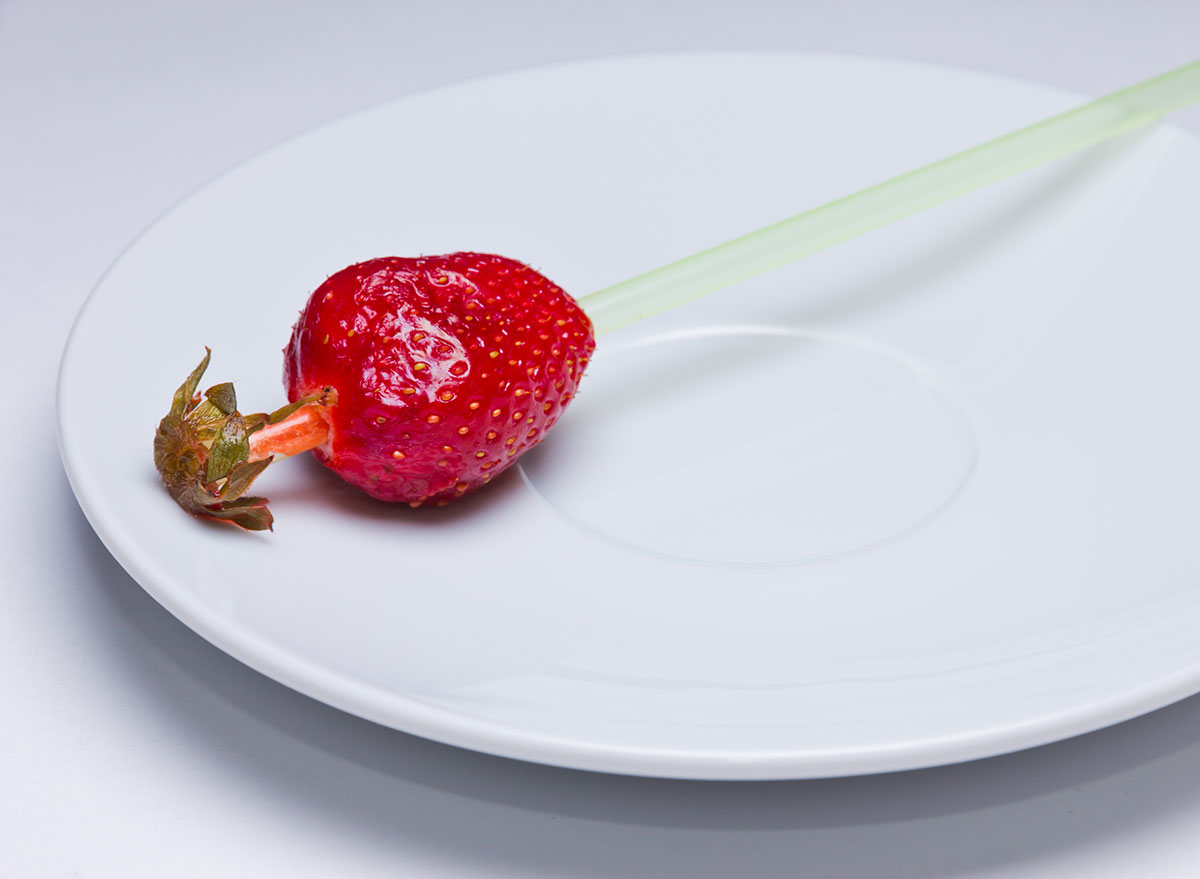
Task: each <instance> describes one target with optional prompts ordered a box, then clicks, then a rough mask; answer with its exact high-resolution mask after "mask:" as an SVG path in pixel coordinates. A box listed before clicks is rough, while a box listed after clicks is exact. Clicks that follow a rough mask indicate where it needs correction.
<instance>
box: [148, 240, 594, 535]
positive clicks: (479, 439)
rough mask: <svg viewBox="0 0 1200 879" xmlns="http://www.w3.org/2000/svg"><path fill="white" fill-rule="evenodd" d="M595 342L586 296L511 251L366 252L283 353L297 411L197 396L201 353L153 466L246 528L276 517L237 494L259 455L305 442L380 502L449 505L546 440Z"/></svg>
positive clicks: (325, 287) (196, 505)
mask: <svg viewBox="0 0 1200 879" xmlns="http://www.w3.org/2000/svg"><path fill="white" fill-rule="evenodd" d="M594 348H595V338H594V335H593V332H592V324H591V321H590V320H589V319H588V317H587V315H586V314H584V312H583V311H582V309H580V307H579V306H578V305H577V304H576V302H575V301H574V300H573V299H572V298H571V297H570V296H569V295H568V294H567V293H565V292H564V291H563V290H562V289H561V288H560V287H558V286H557V285H555V284H554V283H553V282H551V281H550V280H548V279H547V278H545V277H544V276H542V275H540V274H539V273H538V272H536V271H534V270H533V269H531V268H529V267H528V266H526V265H523V264H522V263H519V262H516V261H515V260H511V259H507V258H505V257H502V256H494V255H490V254H480V253H453V254H448V255H446V256H431V257H422V258H402V257H387V258H382V259H375V260H369V261H367V262H364V263H358V264H356V265H352V266H350V267H348V268H346V269H343V270H342V271H340V272H338V273H337V274H335V275H333V276H332V277H330V278H329V279H328V280H327V281H326V282H325V283H324V284H322V285H321V286H320V287H319V288H317V290H316V291H315V292H314V293H313V294H312V296H311V297H310V298H309V300H308V304H307V305H306V306H305V308H304V310H303V311H302V312H301V314H300V319H299V320H298V321H297V323H296V325H295V326H294V327H293V329H292V337H291V341H290V342H289V344H288V347H287V348H286V349H285V351H284V355H285V356H284V383H285V385H286V388H287V393H288V398H289V399H290V400H291V401H292V405H291V406H288V407H285V408H284V409H282V410H280V411H278V412H276V413H272V414H271V415H265V414H258V415H252V416H242V415H240V414H239V413H238V412H237V411H236V400H234V398H233V391H232V387H230V386H229V385H218V386H216V387H215V388H213V389H210V391H209V392H207V394H206V399H204V400H203V401H201V399H200V397H199V396H197V395H195V388H196V386H197V383H198V381H199V377H200V374H202V372H203V366H205V365H206V363H207V358H205V362H204V363H202V364H201V367H199V368H198V369H197V371H195V372H193V374H192V375H191V376H189V379H188V381H187V382H185V383H184V386H183V387H181V388H180V389H179V391H178V392H177V393H176V405H175V406H173V407H172V411H171V413H168V416H167V417H166V418H164V419H163V423H162V424H160V426H159V435H158V437H156V441H155V460H156V464H157V465H158V468H159V472H160V473H161V474H162V475H163V481H164V483H165V484H166V485H167V487H168V490H169V491H171V494H172V496H173V497H175V498H176V500H177V501H178V502H179V503H180V505H181V506H183V507H184V508H185V509H188V510H189V511H190V512H193V513H195V514H196V515H201V516H208V517H211V518H219V519H223V520H226V521H232V522H233V523H234V524H238V525H241V526H242V527H245V528H253V529H258V528H269V527H270V526H271V517H270V513H269V512H267V510H266V509H265V503H266V502H265V500H263V499H261V498H243V497H241V495H242V494H243V493H244V492H245V490H246V489H247V488H248V487H249V485H250V482H251V481H252V480H253V478H254V477H255V476H257V473H258V472H259V471H260V470H261V467H262V466H265V465H258V464H256V463H255V462H257V461H259V460H261V459H266V458H269V457H271V456H272V455H279V454H294V453H296V452H298V451H303V450H304V449H309V448H311V449H313V451H314V452H315V454H316V456H317V458H318V459H320V460H321V461H322V462H323V463H324V464H325V465H326V466H327V467H329V468H331V469H332V470H334V471H335V472H336V473H338V474H339V475H340V476H341V477H342V478H343V479H345V480H346V481H347V482H350V483H351V484H353V485H356V486H358V487H359V488H361V489H363V490H364V491H366V492H367V493H368V494H370V495H372V496H373V497H376V498H379V499H381V500H385V501H406V502H408V503H409V504H410V505H411V506H414V507H415V506H420V505H421V504H422V503H425V502H427V501H428V502H435V503H438V504H444V503H447V502H449V501H451V500H453V499H455V498H458V497H462V496H463V495H464V494H467V493H468V492H470V491H472V490H473V489H475V488H478V487H479V486H480V485H483V484H484V483H487V482H489V481H491V480H492V479H493V478H495V476H496V475H497V474H498V473H500V472H502V471H503V470H505V469H506V468H507V467H508V466H509V465H511V464H512V463H513V462H514V461H516V460H517V458H518V457H520V455H521V453H522V452H524V451H526V450H528V449H529V448H530V447H532V446H534V445H536V444H537V443H539V442H541V440H542V437H543V436H544V435H545V433H546V431H547V430H548V429H549V428H550V427H551V426H552V425H553V424H554V422H555V421H557V420H558V418H559V416H560V415H561V414H562V411H563V409H564V407H565V406H566V405H567V403H568V402H570V400H571V398H572V397H573V396H574V394H575V390H576V388H577V386H578V384H579V379H580V377H581V376H582V375H583V370H584V367H585V366H586V365H587V362H588V359H589V358H590V357H591V354H592V351H593V349H594ZM181 401H190V403H189V404H186V405H185V404H184V403H181ZM209 459H212V463H210V461H209ZM181 462H183V463H186V466H183V465H182V464H181ZM251 467H255V468H257V469H254V470H253V471H251V470H250V469H249V468H251Z"/></svg>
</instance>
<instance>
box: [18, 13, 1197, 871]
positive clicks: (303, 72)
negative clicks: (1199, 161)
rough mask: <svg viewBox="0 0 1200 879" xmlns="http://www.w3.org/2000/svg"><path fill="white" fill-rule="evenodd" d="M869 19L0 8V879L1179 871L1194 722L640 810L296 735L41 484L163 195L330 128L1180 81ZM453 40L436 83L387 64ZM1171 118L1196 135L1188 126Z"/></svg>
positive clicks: (987, 20) (985, 29)
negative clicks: (616, 102) (74, 339)
mask: <svg viewBox="0 0 1200 879" xmlns="http://www.w3.org/2000/svg"><path fill="white" fill-rule="evenodd" d="M900 6H901V4H896V5H892V4H883V3H878V4H875V3H862V2H859V3H854V2H850V3H842V4H837V7H836V9H819V8H816V7H814V8H811V9H809V8H797V7H794V6H793V5H791V4H778V5H769V4H745V3H742V4H739V5H738V11H735V10H734V7H733V5H732V4H720V3H714V4H706V5H705V7H704V10H703V11H702V12H695V11H693V5H692V4H662V5H661V6H660V7H657V8H656V9H655V10H652V11H650V12H647V11H646V10H645V8H644V5H643V4H621V3H609V4H605V5H604V6H597V7H595V9H586V10H585V9H579V10H577V11H575V12H574V13H569V12H568V11H567V10H565V9H563V8H562V7H561V6H560V5H559V4H509V5H506V6H504V7H503V8H501V7H499V6H496V7H491V6H489V5H486V4H479V5H478V6H467V5H464V4H444V5H440V6H439V7H437V9H438V11H436V12H435V11H430V10H426V11H421V10H407V9H406V10H399V9H395V10H393V9H390V8H389V7H386V6H383V5H376V4H360V5H353V4H351V5H349V6H347V5H346V4H341V5H339V7H338V9H337V10H336V11H335V10H334V9H333V8H332V7H331V8H329V9H327V10H326V9H323V8H315V7H314V8H309V9H298V10H297V9H296V8H295V7H293V6H291V5H289V6H288V7H287V10H286V11H283V9H282V7H281V8H280V9H271V8H270V7H268V6H260V7H258V8H256V9H255V10H254V11H251V12H247V11H244V10H243V9H242V8H241V7H242V4H236V5H235V4H229V5H226V6H222V5H219V4H205V5H204V6H195V7H191V8H189V7H180V6H179V5H174V4H173V5H170V6H166V5H163V6H161V7H160V6H159V5H156V4H144V5H124V6H119V7H118V8H116V9H113V8H111V7H110V8H105V9H101V8H100V7H93V6H91V5H85V4H75V8H69V7H68V8H61V7H55V6H52V5H49V4H33V3H23V4H18V3H9V4H7V5H6V6H4V7H2V8H0V43H2V46H0V68H2V70H0V73H2V75H0V114H2V116H0V119H2V121H3V124H2V125H0V144H2V146H0V151H2V153H3V155H4V156H5V161H4V162H3V163H2V165H0V186H2V187H3V193H4V195H3V198H2V199H0V240H2V241H4V248H3V255H2V257H0V283H2V285H3V289H4V290H5V303H6V305H8V306H9V308H10V314H9V321H8V326H9V327H10V328H15V330H14V329H10V334H9V336H8V338H7V339H6V345H5V347H4V348H3V349H0V350H3V354H2V355H0V356H3V358H4V364H5V366H6V373H7V375H8V376H9V377H10V379H11V380H10V383H9V385H8V391H9V400H10V406H11V407H12V409H11V410H10V411H20V412H22V413H23V419H22V420H21V421H20V422H19V423H20V424H21V425H22V426H23V427H24V430H22V431H19V432H18V431H14V432H12V433H10V434H9V435H8V436H7V437H6V440H5V451H6V458H7V460H9V461H10V462H11V461H18V462H19V464H17V465H16V466H15V467H13V469H12V470H11V472H10V477H9V485H8V487H9V493H8V495H7V496H8V499H9V504H8V506H7V507H6V511H5V513H4V514H3V515H4V520H3V524H4V529H3V533H4V534H5V535H6V536H5V544H6V548H7V566H6V576H5V584H6V589H5V590H4V591H3V593H2V594H0V601H2V602H3V605H2V611H3V613H2V614H0V619H2V620H3V623H2V624H0V625H3V632H2V634H3V637H0V659H2V660H3V663H2V665H0V667H2V668H3V669H4V672H3V675H4V677H3V689H4V693H5V695H6V697H7V698H8V701H9V705H8V707H9V711H8V713H7V720H6V723H5V725H4V730H5V732H4V736H5V753H6V755H7V756H6V758H5V760H4V763H3V764H2V769H0V772H2V776H0V781H2V783H3V789H4V791H5V797H4V800H3V807H2V808H3V816H2V817H3V821H2V822H0V827H2V830H0V834H2V836H0V872H3V873H4V874H6V875H7V874H11V875H19V876H71V875H78V876H104V877H108V876H112V877H130V876H134V877H136V876H159V875H164V874H165V875H173V876H210V875H213V874H215V873H216V874H221V875H244V876H252V875H255V876H257V875H289V876H327V875H337V874H353V875H358V876H385V875H386V876H395V875H420V876H481V875H484V876H487V875H491V876H662V875H694V876H725V875H729V874H731V873H741V874H750V875H759V876H795V875H813V876H867V877H869V876H878V875H889V876H1006V877H1007V876H1038V877H1041V876H1046V877H1105V876H1112V877H1117V876H1130V875H1137V876H1154V877H1157V876H1163V877H1186V876H1191V875H1193V874H1194V864H1195V863H1196V861H1197V857H1198V856H1200V851H1198V849H1200V843H1197V840H1196V836H1195V831H1194V828H1195V826H1196V822H1197V820H1200V769H1198V767H1200V759H1197V758H1198V757H1200V746H1198V745H1197V742H1196V737H1197V733H1198V732H1200V713H1198V712H1200V708H1198V707H1197V704H1196V700H1194V699H1193V700H1189V701H1187V702H1184V703H1181V704H1179V705H1176V706H1173V707H1171V708H1168V709H1166V710H1164V711H1160V712H1157V713H1156V714H1153V715H1150V716H1148V717H1145V718H1142V719H1139V720H1135V721H1132V722H1130V723H1126V724H1123V725H1121V726H1118V727H1115V728H1113V729H1110V730H1106V731H1103V732H1100V733H1096V734H1093V735H1089V736H1085V737H1082V738H1080V739H1076V740H1073V741H1070V742H1066V743H1062V744H1059V745H1054V746H1049V747H1046V748H1042V749H1039V750H1036V751H1032V752H1027V753H1023V754H1018V755H1014V756H1010V757H1003V758H998V759H993V760H986V761H981V762H978V763H974V764H968V765H963V766H958V767H951V768H947V769H939V770H930V771H922V772H916V773H907V774H899V775H889V776H880V777H874V778H861V779H848V780H840V781H824V782H808V783H773V784H695V783H671V782H653V781H639V780H634V779H621V778H614V777H604V776H595V775H589V774H585V773H578V772H571V771H565V770H553V769H545V768H539V767H534V766H529V765H526V764H520V763H515V762H511V761H506V760H500V759H496V758H488V757H481V756H477V755H472V754H469V753H466V752H463V751H460V750H457V749H451V748H447V747H444V746H438V745H432V744H428V743H425V742H423V741H421V740H418V739H413V738H409V737H405V736H402V735H399V734H396V733H393V732H391V731H388V730H385V729H382V728H380V727H376V726H374V725H372V724H369V723H366V722H363V721H359V720H356V719H354V718H351V717H349V716H347V715H344V714H342V713H340V712H338V711H336V710H333V709H329V708H326V707H324V706H322V705H320V704H319V703H316V702H313V701H312V700H309V699H307V698H305V697H302V696H298V695H295V694H294V693H292V692H290V691H288V690H286V689H285V688H283V687H280V686H278V685H276V684H274V683H271V682H269V681H267V680H265V679H263V678H261V677H260V676H258V675H256V674H254V673H252V672H248V671H247V670H246V669H245V667H244V666H242V665H241V664H239V663H237V662H235V661H233V660H230V659H228V658H227V657H225V656H224V655H223V654H221V653H220V652H219V651H217V650H215V649H213V648H211V647H210V646H209V645H207V644H206V643H204V642H203V641H201V640H200V639H199V638H197V637H195V636H194V635H192V634H191V633H190V632H188V631H187V630H186V629H185V628H184V627H183V626H181V625H180V624H178V623H177V622H175V621H174V620H173V619H172V618H171V617H170V616H169V615H168V614H166V613H165V612H164V611H162V610H161V609H160V608H159V607H158V606H157V605H156V604H154V602H153V601H152V600H150V599H149V598H148V597H146V596H145V595H144V594H143V593H142V592H141V590H139V589H138V588H137V587H136V586H135V585H134V584H133V583H132V582H131V581H130V580H129V579H128V578H127V577H126V576H125V575H124V574H123V573H122V572H121V570H120V569H119V568H118V567H117V566H116V565H115V563H114V562H113V561H112V560H111V558H110V557H109V556H108V554H107V553H106V552H105V551H104V550H103V549H102V548H101V547H100V546H99V544H98V543H97V541H96V540H95V538H94V537H93V536H92V533H91V530H90V528H88V527H87V525H86V524H85V523H84V522H83V520H82V516H81V515H80V514H79V512H78V510H77V508H76V506H75V504H74V501H73V498H72V497H71V495H70V493H69V491H68V490H67V488H66V485H65V480H64V479H63V478H62V476H61V474H60V470H59V465H58V462H57V455H56V452H55V449H54V444H53V432H52V404H51V400H52V383H53V372H54V364H55V363H56V361H57V358H58V354H59V350H60V346H61V342H62V340H63V337H64V336H65V332H66V327H67V325H68V323H69V321H70V319H71V317H72V316H73V314H74V312H75V311H76V309H77V308H78V305H79V303H80V302H81V301H82V298H83V296H84V295H85V294H86V291H87V290H88V289H90V287H91V285H92V283H93V282H94V280H95V279H96V278H97V277H98V276H99V275H100V273H101V272H102V271H103V270H104V268H105V267H106V266H107V265H108V264H109V263H110V262H111V260H112V258H113V257H114V256H115V255H116V254H117V253H118V252H119V251H120V250H121V248H122V247H123V246H124V245H125V244H126V243H127V242H128V241H129V240H130V239H131V238H132V237H133V236H134V235H135V234H136V233H137V232H138V231H140V230H141V228H143V227H144V226H145V225H146V224H147V223H148V222H149V221H150V220H151V219H153V218H154V217H155V216H156V215H157V214H159V213H161V211H163V210H164V209H166V208H167V207H168V206H169V205H170V204H172V203H173V202H175V201H176V200H177V199H178V198H179V197H180V196H182V195H184V194H185V193H186V192H188V191H190V190H191V189H193V188H194V187H195V186H197V185H199V184H200V183H202V182H204V181H205V180H207V179H209V178H210V177H212V176H213V175H214V174H216V173H217V172H219V171H221V170H223V169H224V168H226V167H228V166H229V165H231V164H233V163H234V162H236V161H239V160H241V159H244V158H246V157H248V156H250V155H253V154H255V153H257V152H259V151H260V150H261V149H263V148H265V147H267V146H269V145H271V144H273V143H276V142H278V141H280V140H282V139H284V138H286V137H288V136H291V135H293V134H295V133H297V132H299V131H303V130H305V129H307V128H309V127H311V126H312V125H314V124H317V123H319V122H322V121H325V120H328V119H331V118H334V117H336V116H340V115H342V114H343V113H344V112H346V111H348V110H352V109H356V108H359V107H364V106H367V105H370V104H372V103H375V102H377V101H379V100H382V99H385V98H390V97H393V96H395V95H397V94H402V93H406V92H411V91H415V90H418V89H423V88H426V87H428V86H431V85H437V84H441V83H445V82H451V81H456V80H461V79H464V78H467V77H470V76H474V75H479V74H484V73H491V72H496V71H500V70H507V69H514V68H519V67H524V66H529V65H531V64H536V63H545V62H549V61H557V60H563V59H565V58H573V57H596V56H604V55H612V54H623V53H629V52H633V51H642V50H661V49H673V48H688V49H694V48H747V47H752V48H795V49H807V50H814V49H815V50H824V51H849V52H860V53H869V54H870V53H874V54H885V55H888V54H890V55H893V56H895V57H902V58H917V59H924V60H931V61H936V62H939V63H951V64H955V63H957V64H961V65H964V66H967V67H970V68H974V69H978V70H983V71H989V72H996V73H1003V74H1007V75H1012V76H1017V77H1020V78H1025V79H1029V80H1034V81H1043V82H1046V83H1049V84H1052V85H1054V86H1057V87H1061V88H1066V89H1072V90H1076V91H1083V92H1090V93H1093V94H1098V93H1101V92H1104V91H1107V90H1109V89H1111V88H1114V87H1116V86H1119V85H1121V84H1123V83H1125V82H1128V81H1132V80H1134V79H1137V78H1140V77H1142V76H1145V75H1147V74H1149V73H1152V72H1155V71H1157V70H1159V69H1162V68H1166V67H1169V66H1171V65H1173V64H1179V63H1183V62H1184V61H1187V60H1190V59H1191V56H1192V54H1193V53H1194V52H1195V41H1194V34H1195V33H1197V32H1198V30H1200V21H1198V16H1200V10H1197V9H1196V7H1195V5H1194V4H1191V3H1182V2H1181V3H1167V2H1163V3H1156V4H1154V5H1153V7H1150V8H1148V7H1147V6H1146V5H1145V4H1134V3H1121V4H1117V3H1108V4H1097V3H1088V4H1075V3H1067V2H1057V3H1044V2H1039V3H1032V2H1029V3H1016V2H1014V3H1006V4H961V3H960V4H953V5H950V4H943V3H909V4H903V5H902V6H903V9H901V8H899V7H900ZM452 24H456V25H457V36H456V37H455V42H454V52H453V53H449V54H450V55H452V57H448V53H447V50H446V46H447V44H446V42H445V41H444V40H442V39H434V38H432V36H431V37H430V38H428V39H417V38H416V37H417V36H418V35H422V36H424V35H431V34H433V33H435V32H439V30H438V29H439V28H441V29H443V30H442V31H440V32H439V33H444V29H445V28H448V27H450V26H451V25H452ZM401 33H404V34H407V35H409V36H412V37H413V39H402V38H400V37H399V36H398V35H399V34H401ZM497 34H503V35H504V38H503V39H495V36H496V35H497ZM397 45H402V46H403V51H398V50H397ZM1178 121H1179V123H1180V124H1181V125H1183V126H1184V127H1187V128H1190V129H1191V130H1193V131H1200V114H1198V113H1197V111H1195V110H1191V111H1188V112H1186V113H1183V114H1180V115H1179V117H1178ZM231 865H232V866H231Z"/></svg>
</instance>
